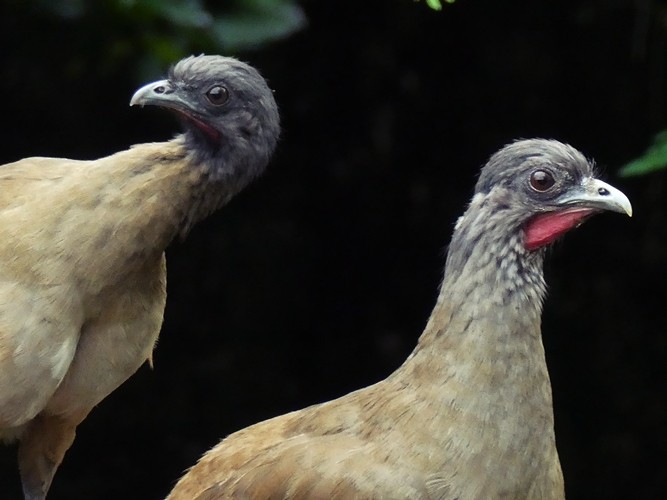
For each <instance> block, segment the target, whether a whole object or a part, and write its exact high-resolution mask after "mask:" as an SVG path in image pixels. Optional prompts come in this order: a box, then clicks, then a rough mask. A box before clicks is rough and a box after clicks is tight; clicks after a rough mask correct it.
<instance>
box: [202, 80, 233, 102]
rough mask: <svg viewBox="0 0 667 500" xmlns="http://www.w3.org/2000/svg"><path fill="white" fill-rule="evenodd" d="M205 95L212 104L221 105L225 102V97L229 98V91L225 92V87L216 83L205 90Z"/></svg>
mask: <svg viewBox="0 0 667 500" xmlns="http://www.w3.org/2000/svg"><path fill="white" fill-rule="evenodd" d="M206 97H207V98H208V100H209V102H210V103H211V104H213V105H214V106H221V105H223V104H224V103H226V102H227V99H229V92H227V89H226V88H225V87H223V86H221V85H216V86H215V87H211V88H210V89H209V90H208V92H206Z"/></svg>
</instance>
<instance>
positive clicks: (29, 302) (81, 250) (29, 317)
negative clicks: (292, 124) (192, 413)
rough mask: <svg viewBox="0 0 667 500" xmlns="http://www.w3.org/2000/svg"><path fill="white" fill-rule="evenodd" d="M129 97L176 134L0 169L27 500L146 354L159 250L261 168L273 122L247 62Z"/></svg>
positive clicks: (5, 301) (8, 317)
mask: <svg viewBox="0 0 667 500" xmlns="http://www.w3.org/2000/svg"><path fill="white" fill-rule="evenodd" d="M132 104H141V105H157V106H161V107H165V108H168V109H171V110H173V111H175V112H176V113H177V114H178V115H179V117H181V119H182V121H183V124H184V133H183V134H182V135H178V136H177V137H176V138H174V139H173V140H171V141H169V142H163V143H154V144H141V145H138V146H134V147H132V148H130V149H129V150H127V151H122V152H120V153H117V154H114V155H112V156H109V157H106V158H102V159H99V160H96V161H76V160H67V159H60V158H26V159H24V160H20V161H18V162H16V163H10V164H7V165H4V166H2V167H0V253H1V255H2V256H3V257H2V263H1V264H0V437H2V438H4V439H12V438H18V439H19V440H20V444H19V467H20V470H21V478H22V482H23V490H24V494H25V496H26V498H30V499H38V498H44V497H45V496H46V493H47V491H48V489H49V486H50V483H51V480H52V478H53V475H54V473H55V471H56V469H57V467H58V465H59V464H60V462H61V461H62V459H63V456H64V454H65V452H66V451H67V449H68V448H69V447H70V445H71V444H72V442H73V440H74V435H75V429H76V426H77V425H78V424H79V423H80V422H81V421H82V420H83V419H84V418H85V417H86V416H87V414H88V413H89V412H90V410H91V409H92V408H93V407H94V406H95V405H96V404H98V403H99V402H100V401H102V400H103V399H104V398H105V397H106V396H107V395H108V394H109V393H111V392H112V391H113V390H114V389H116V387H118V386H119V385H120V384H121V383H123V382H124V381H125V380H126V379H127V378H128V377H129V376H131V375H132V374H133V373H134V372H135V371H136V370H137V369H138V368H139V366H141V365H142V364H143V363H144V362H145V361H146V360H148V361H150V360H151V353H152V350H153V346H154V345H155V341H156V339H157V337H158V333H159V331H160V327H161V324H162V318H163V312H164V307H165V300H166V269H165V256H164V250H165V248H166V246H167V245H168V244H169V243H170V242H171V241H172V240H173V239H174V237H176V236H177V235H179V234H180V235H181V236H184V235H185V234H186V233H187V231H188V230H189V228H190V227H191V226H192V225H193V224H195V223H196V222H197V221H198V220H200V219H202V218H204V217H205V216H206V215H208V214H209V213H210V212H212V211H213V210H215V209H217V208H218V207H220V206H222V205H223V204H224V203H226V202H227V201H228V200H229V199H231V197H232V196H233V195H234V194H236V193H237V192H238V191H239V190H241V189H242V188H243V187H244V186H245V185H246V184H248V182H250V181H251V180H252V179H253V178H254V177H256V176H257V175H258V174H259V173H261V171H262V170H263V169H264V167H265V166H266V164H267V162H268V160H269V157H270V156H271V154H272V152H273V149H274V147H275V145H276V141H277V138H278V133H279V121H278V114H277V109H276V104H275V101H274V99H273V96H272V92H271V91H270V90H269V88H268V87H267V85H266V82H265V81H264V80H263V79H262V77H261V76H260V75H259V74H258V73H257V72H256V71H255V70H254V69H253V68H251V67H249V66H248V65H246V64H244V63H241V62H239V61H236V60H235V59H231V58H225V57H219V56H199V57H191V58H187V59H184V60H183V61H181V62H179V63H178V64H177V65H176V66H175V67H174V68H173V69H172V71H171V72H170V75H169V78H168V79H166V80H163V81H160V82H155V83H152V84H149V85H147V86H145V87H143V88H142V89H140V90H138V91H137V93H136V94H135V95H134V97H133V98H132Z"/></svg>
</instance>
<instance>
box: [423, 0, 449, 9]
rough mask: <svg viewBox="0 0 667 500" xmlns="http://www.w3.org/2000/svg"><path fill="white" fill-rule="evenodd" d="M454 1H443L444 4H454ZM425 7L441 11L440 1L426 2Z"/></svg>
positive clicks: (427, 0) (428, 0) (431, 0)
mask: <svg viewBox="0 0 667 500" xmlns="http://www.w3.org/2000/svg"><path fill="white" fill-rule="evenodd" d="M455 1H456V0H445V3H454V2H455ZM426 5H428V6H429V7H431V8H432V9H433V10H442V3H441V2H440V0H426Z"/></svg>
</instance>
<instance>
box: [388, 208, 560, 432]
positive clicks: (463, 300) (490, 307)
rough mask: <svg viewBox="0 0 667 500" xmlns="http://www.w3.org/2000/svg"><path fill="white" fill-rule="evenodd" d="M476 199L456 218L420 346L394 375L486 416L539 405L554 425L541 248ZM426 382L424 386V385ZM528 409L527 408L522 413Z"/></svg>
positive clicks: (548, 423)
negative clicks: (543, 326)
mask: <svg viewBox="0 0 667 500" xmlns="http://www.w3.org/2000/svg"><path fill="white" fill-rule="evenodd" d="M500 212H501V213H498V211H497V210H496V211H495V212H491V211H490V209H489V207H488V206H487V205H486V204H485V203H484V201H483V200H482V199H481V198H479V199H473V202H472V204H471V206H470V208H469V210H468V211H467V212H466V214H465V215H464V216H463V217H462V218H461V219H460V220H459V222H458V223H457V227H456V230H455V232H454V235H453V239H452V242H451V245H450V250H449V253H448V257H447V265H446V272H445V276H444V280H443V283H442V286H441V290H440V294H439V297H438V299H437V303H436V305H435V308H434V310H433V313H432V314H431V317H430V319H429V321H428V324H427V326H426V328H425V330H424V333H423V334H422V336H421V337H420V339H419V343H418V346H417V347H416V349H415V351H414V352H413V354H412V355H411V356H410V358H409V359H408V360H407V361H406V363H405V364H404V365H403V366H402V367H401V368H400V369H399V370H398V371H397V373H396V376H397V377H399V378H401V377H405V376H407V380H409V379H412V378H413V377H414V376H417V377H419V380H420V384H423V385H424V386H429V387H430V389H431V390H432V391H434V392H433V393H432V394H433V397H434V398H439V397H441V396H440V395H439V394H440V393H439V391H440V389H441V388H445V390H444V391H442V395H443V396H442V397H446V398H450V400H448V401H440V402H439V404H444V405H447V406H450V407H451V406H452V405H454V406H456V408H457V409H459V410H460V411H462V412H464V413H466V412H467V413H468V414H469V415H470V417H471V418H475V417H477V418H480V419H481V420H482V421H485V420H486V419H487V418H488V415H489V414H492V413H493V412H495V411H500V412H505V414H507V412H510V413H514V414H516V415H517V417H516V418H517V419H521V418H523V417H522V416H521V415H522V412H523V411H526V412H531V411H535V410H537V411H539V412H540V413H542V414H543V415H544V418H545V419H546V420H545V424H546V427H547V428H548V427H550V426H551V425H552V416H551V413H552V410H551V406H552V403H551V389H550V384H549V377H548V373H547V367H546V363H545V359H544V350H543V347H542V340H541V335H540V316H541V312H542V299H543V296H544V293H545V285H544V280H543V277H542V263H543V253H542V251H538V252H527V251H526V250H525V249H524V248H523V242H522V234H521V230H520V227H519V225H518V224H517V225H516V227H515V230H511V231H507V226H508V222H510V224H509V225H510V226H511V221H508V217H509V216H510V215H509V212H508V213H507V214H503V213H502V210H500ZM425 390H427V389H425ZM524 416H525V415H524Z"/></svg>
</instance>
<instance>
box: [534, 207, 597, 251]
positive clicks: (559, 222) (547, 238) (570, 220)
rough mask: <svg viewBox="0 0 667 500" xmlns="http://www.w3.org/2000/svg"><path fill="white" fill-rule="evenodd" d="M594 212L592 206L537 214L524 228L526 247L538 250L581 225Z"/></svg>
mask: <svg viewBox="0 0 667 500" xmlns="http://www.w3.org/2000/svg"><path fill="white" fill-rule="evenodd" d="M594 212H595V210H593V209H591V208H571V209H567V210H561V211H559V212H546V213H543V214H539V215H536V216H535V217H533V218H532V219H530V220H529V221H528V222H527V223H526V225H525V226H524V228H523V231H524V234H525V240H524V245H525V247H526V249H527V250H537V249H538V248H540V247H543V246H545V245H548V244H549V243H551V242H552V241H554V240H555V239H556V238H558V237H559V236H561V235H563V234H565V233H566V232H568V231H569V230H570V229H573V228H575V227H577V226H578V225H580V224H581V223H582V222H584V220H585V219H586V218H587V217H588V216H589V215H592V214H593V213H594Z"/></svg>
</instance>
